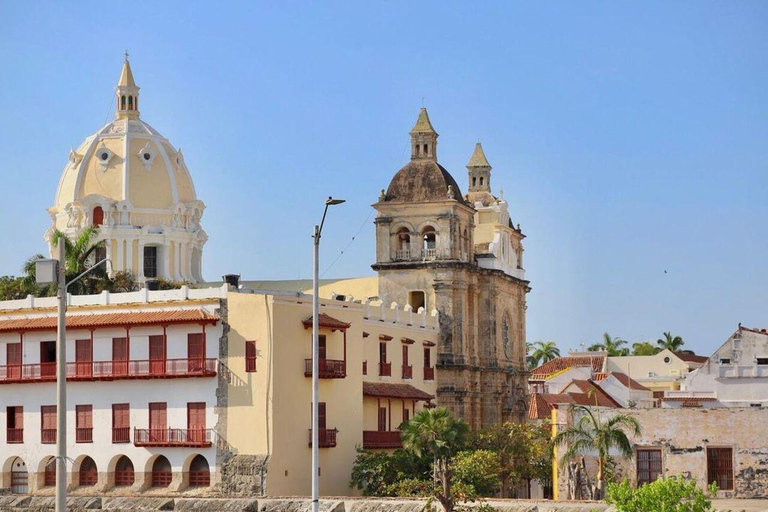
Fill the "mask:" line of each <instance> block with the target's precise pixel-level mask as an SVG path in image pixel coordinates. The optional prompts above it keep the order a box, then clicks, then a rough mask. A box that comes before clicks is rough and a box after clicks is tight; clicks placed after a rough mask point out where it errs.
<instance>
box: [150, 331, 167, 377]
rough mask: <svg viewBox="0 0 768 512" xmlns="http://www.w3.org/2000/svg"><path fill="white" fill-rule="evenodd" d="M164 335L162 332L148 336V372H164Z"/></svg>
mask: <svg viewBox="0 0 768 512" xmlns="http://www.w3.org/2000/svg"><path fill="white" fill-rule="evenodd" d="M165 353H166V352H165V336H163V335H162V334H157V335H152V336H150V337H149V373H152V374H155V375H157V374H163V373H165Z"/></svg>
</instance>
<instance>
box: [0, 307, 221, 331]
mask: <svg viewBox="0 0 768 512" xmlns="http://www.w3.org/2000/svg"><path fill="white" fill-rule="evenodd" d="M218 321H219V317H218V316H215V315H211V314H209V313H206V312H205V311H203V310H201V309H181V310H173V311H129V312H122V313H103V314H87V315H74V314H73V315H67V329H89V328H100V327H123V326H136V325H162V324H188V323H208V324H215V323H216V322H218ZM56 323H57V319H56V317H55V316H46V317H36V318H15V319H8V320H0V332H19V331H55V330H56V327H57V325H56Z"/></svg>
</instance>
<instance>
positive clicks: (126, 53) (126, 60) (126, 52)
mask: <svg viewBox="0 0 768 512" xmlns="http://www.w3.org/2000/svg"><path fill="white" fill-rule="evenodd" d="M125 62H128V48H126V49H125Z"/></svg>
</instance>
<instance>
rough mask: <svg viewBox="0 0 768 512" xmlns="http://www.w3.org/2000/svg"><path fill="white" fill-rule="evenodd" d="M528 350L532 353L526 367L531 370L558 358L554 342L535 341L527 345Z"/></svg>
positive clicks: (558, 353)
mask: <svg viewBox="0 0 768 512" xmlns="http://www.w3.org/2000/svg"><path fill="white" fill-rule="evenodd" d="M530 349H533V353H532V354H531V355H530V356H528V366H529V367H531V368H536V367H537V366H539V365H540V364H543V363H546V362H547V361H551V360H552V359H554V358H556V357H560V349H559V348H557V344H556V343H555V342H554V341H535V342H533V344H530V345H529V350H530Z"/></svg>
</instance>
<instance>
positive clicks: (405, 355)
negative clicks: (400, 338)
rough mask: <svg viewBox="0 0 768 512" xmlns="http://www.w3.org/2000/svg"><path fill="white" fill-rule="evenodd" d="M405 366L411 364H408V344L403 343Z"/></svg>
mask: <svg viewBox="0 0 768 512" xmlns="http://www.w3.org/2000/svg"><path fill="white" fill-rule="evenodd" d="M403 366H409V364H408V345H403Z"/></svg>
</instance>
